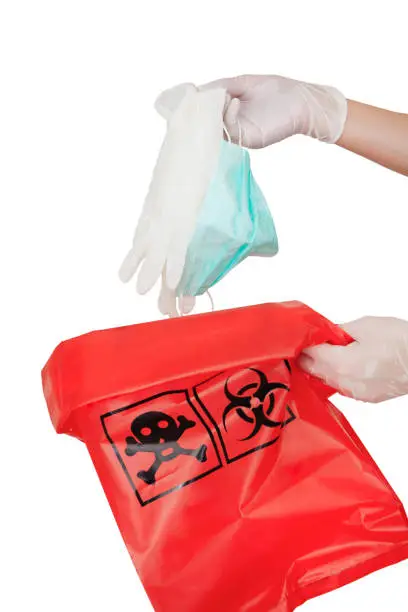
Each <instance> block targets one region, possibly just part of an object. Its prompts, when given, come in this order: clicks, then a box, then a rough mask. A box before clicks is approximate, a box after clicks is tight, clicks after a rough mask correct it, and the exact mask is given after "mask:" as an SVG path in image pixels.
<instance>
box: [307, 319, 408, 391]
mask: <svg viewBox="0 0 408 612" xmlns="http://www.w3.org/2000/svg"><path fill="white" fill-rule="evenodd" d="M342 327H343V329H344V330H345V331H346V332H347V333H348V334H349V335H350V336H351V337H352V338H354V339H355V340H356V341H355V342H353V343H352V344H350V345H348V346H332V345H329V344H323V345H321V346H316V347H313V348H310V349H307V351H305V352H304V353H303V355H302V356H301V357H300V360H299V364H300V366H301V367H302V368H303V369H304V370H306V371H307V372H309V373H310V374H312V375H313V376H316V377H318V378H321V379H323V380H324V381H325V382H326V383H327V384H329V385H330V386H331V387H333V388H334V389H337V390H338V391H339V392H340V393H341V394H342V395H346V396H348V397H353V398H354V399H357V400H362V401H364V402H373V403H378V402H382V401H384V400H387V399H391V398H394V397H398V396H401V395H405V394H407V393H408V321H402V320H400V319H394V318H382V317H364V318H363V319H359V320H358V321H353V322H352V323H348V324H347V325H343V326H342Z"/></svg>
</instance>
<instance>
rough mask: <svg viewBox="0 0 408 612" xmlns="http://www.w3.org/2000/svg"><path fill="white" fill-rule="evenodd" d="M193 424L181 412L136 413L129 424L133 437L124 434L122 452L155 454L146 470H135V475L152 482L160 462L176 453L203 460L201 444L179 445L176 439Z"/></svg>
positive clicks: (205, 456) (172, 457) (205, 448)
mask: <svg viewBox="0 0 408 612" xmlns="http://www.w3.org/2000/svg"><path fill="white" fill-rule="evenodd" d="M194 426H195V423H194V421H189V420H188V419H187V418H186V417H185V416H179V417H177V420H175V419H173V418H172V417H171V416H169V415H168V414H165V413H164V412H156V411H151V412H145V413H144V414H141V415H140V416H138V417H136V418H135V419H134V420H133V421H132V425H131V427H130V428H131V430H132V433H133V436H134V437H133V436H128V437H127V438H126V444H127V447H126V449H125V453H126V455H128V457H133V456H134V455H136V453H140V452H142V453H154V455H155V460H154V462H153V464H152V465H151V466H150V468H149V469H148V470H141V471H140V472H138V474H137V476H138V478H140V479H141V480H143V481H144V482H145V483H146V484H154V483H155V482H156V473H157V471H158V469H159V467H160V466H161V464H162V463H164V462H166V461H172V460H173V459H175V458H176V457H179V456H180V455H189V456H191V457H194V458H195V459H196V460H197V461H199V462H200V463H204V462H205V461H207V447H206V445H205V444H202V445H201V446H200V447H199V448H197V449H189V448H183V447H182V446H180V444H179V443H178V440H179V439H180V438H181V436H182V435H183V433H184V432H185V431H186V430H187V429H191V428H192V427H194Z"/></svg>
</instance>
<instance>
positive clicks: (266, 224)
mask: <svg viewBox="0 0 408 612" xmlns="http://www.w3.org/2000/svg"><path fill="white" fill-rule="evenodd" d="M277 252H278V239H277V235H276V231H275V225H274V222H273V219H272V215H271V213H270V211H269V207H268V204H267V203H266V200H265V197H264V195H263V193H262V191H261V190H260V188H259V186H258V184H257V183H256V181H255V179H254V177H253V174H252V171H251V164H250V157H249V153H248V151H247V150H246V149H243V148H242V147H241V146H240V145H235V144H233V143H232V142H230V141H225V142H223V143H222V146H221V151H220V157H219V163H218V169H217V171H216V173H215V175H214V177H213V179H212V181H211V183H210V185H209V188H208V191H207V194H206V197H205V200H204V202H203V205H202V207H201V209H200V212H199V215H198V219H197V224H196V228H195V232H194V235H193V238H192V240H191V242H190V244H189V247H188V251H187V257H186V261H185V266H184V270H183V275H182V278H181V281H180V283H179V285H178V287H177V290H176V294H177V296H179V297H180V296H198V295H202V294H203V293H206V292H207V291H208V290H209V289H210V288H211V287H212V286H213V285H215V284H216V283H218V282H219V281H220V280H221V279H222V278H224V276H226V274H228V272H230V271H231V270H232V269H233V268H235V267H236V266H237V265H238V264H239V263H241V262H242V261H243V260H244V259H245V258H246V257H248V256H250V255H252V256H266V257H272V256H273V255H276V253H277Z"/></svg>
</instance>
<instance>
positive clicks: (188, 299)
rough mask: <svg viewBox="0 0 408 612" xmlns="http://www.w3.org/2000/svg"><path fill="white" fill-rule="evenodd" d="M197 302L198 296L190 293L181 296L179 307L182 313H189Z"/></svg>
mask: <svg viewBox="0 0 408 612" xmlns="http://www.w3.org/2000/svg"><path fill="white" fill-rule="evenodd" d="M195 303H196V298H195V297H193V296H189V295H183V296H181V297H180V298H179V309H180V312H181V314H183V315H187V314H190V312H192V310H193V309H194V306H195Z"/></svg>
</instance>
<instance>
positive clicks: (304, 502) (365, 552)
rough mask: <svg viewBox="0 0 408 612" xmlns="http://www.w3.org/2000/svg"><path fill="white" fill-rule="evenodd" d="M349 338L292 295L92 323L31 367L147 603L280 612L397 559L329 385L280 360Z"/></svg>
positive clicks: (389, 506)
mask: <svg viewBox="0 0 408 612" xmlns="http://www.w3.org/2000/svg"><path fill="white" fill-rule="evenodd" d="M349 341H350V338H348V337H347V336H346V335H345V334H344V332H343V331H342V330H340V329H339V328H338V327H336V326H334V325H332V324H331V323H330V322H328V321H327V320H326V319H324V318H323V317H321V316H320V315H318V314H317V313H315V312H313V311H312V310H310V309H309V308H307V307H306V306H303V305H302V304H299V303H287V304H269V305H263V306H255V307H249V308H242V309H236V310H230V311H222V312H218V313H212V314H208V315H198V316H191V317H185V318H182V319H176V320H169V321H161V322H156V323H149V324H143V325H135V326H131V327H123V328H118V329H111V330H105V331H98V332H92V333H90V334H86V335H84V336H81V337H79V338H75V339H73V340H69V341H67V342H63V343H62V344H61V345H59V346H58V347H57V349H56V350H55V351H54V353H53V355H52V356H51V358H50V360H49V362H48V363H47V365H46V366H45V368H44V371H43V384H44V393H45V396H46V399H47V403H48V407H49V411H50V415H51V418H52V421H53V423H54V426H55V428H56V429H57V431H58V432H60V433H67V434H70V435H73V436H75V437H77V438H80V439H81V440H83V441H84V442H85V444H86V445H87V447H88V450H89V453H90V455H91V457H92V460H93V463H94V465H95V468H96V470H97V472H98V474H99V477H100V479H101V482H102V484H103V487H104V490H105V493H106V495H107V498H108V500H109V503H110V505H111V508H112V511H113V513H114V515H115V518H116V521H117V523H118V525H119V528H120V530H121V533H122V535H123V538H124V540H125V543H126V546H127V548H128V550H129V552H130V554H131V557H132V560H133V563H134V565H135V567H136V569H137V571H138V573H139V576H140V578H141V580H142V581H143V584H144V586H145V588H146V590H147V593H148V595H149V597H150V599H151V602H152V604H153V606H154V608H155V610H157V611H160V612H162V611H164V612H209V611H211V612H221V611H222V612H225V611H228V612H235V611H239V612H247V611H256V612H267V611H268V612H288V611H291V610H294V609H295V608H296V607H297V606H298V605H300V604H301V603H303V602H304V601H306V600H307V599H310V598H312V597H315V596H317V595H320V594H322V593H325V592H327V591H329V590H332V589H334V588H337V587H339V586H341V585H343V584H346V583H348V582H350V581H353V580H356V579H358V578H360V577H362V576H364V575H365V574H367V573H369V572H372V571H374V570H377V569H380V568H382V567H384V566H386V565H389V564H391V563H395V562H398V561H400V560H402V559H405V558H407V557H408V522H407V518H406V515H405V512H404V509H403V507H402V505H401V503H400V501H399V500H398V498H397V497H396V495H395V494H394V492H393V491H392V489H391V488H390V486H389V484H388V483H387V481H386V480H385V478H384V477H383V476H382V474H381V473H380V471H379V469H378V468H377V466H376V464H375V463H374V461H373V460H372V459H371V457H370V456H369V454H368V453H367V451H366V450H365V448H364V447H363V445H362V444H361V442H360V440H359V439H358V437H357V436H356V434H355V433H354V431H353V430H352V429H351V427H350V426H349V425H348V423H347V421H346V420H345V418H344V417H343V416H342V415H341V413H339V411H338V410H337V409H336V408H334V406H333V405H332V404H331V403H330V402H329V401H328V396H329V395H330V390H329V389H327V388H325V387H324V386H323V385H321V384H320V383H318V382H317V381H315V380H313V379H311V378H310V377H308V376H307V375H306V374H304V373H303V372H301V371H300V370H298V369H297V368H296V365H295V361H296V357H297V356H298V355H299V353H300V352H301V350H302V349H303V348H305V347H307V346H311V345H315V344H320V343H322V342H331V343H333V344H345V343H347V342H349Z"/></svg>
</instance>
